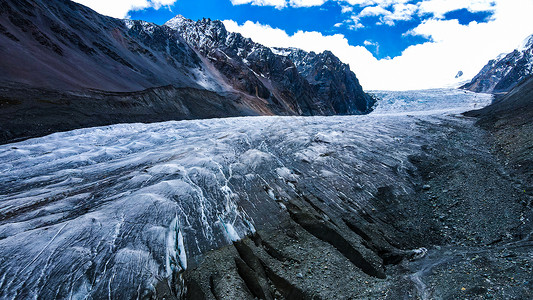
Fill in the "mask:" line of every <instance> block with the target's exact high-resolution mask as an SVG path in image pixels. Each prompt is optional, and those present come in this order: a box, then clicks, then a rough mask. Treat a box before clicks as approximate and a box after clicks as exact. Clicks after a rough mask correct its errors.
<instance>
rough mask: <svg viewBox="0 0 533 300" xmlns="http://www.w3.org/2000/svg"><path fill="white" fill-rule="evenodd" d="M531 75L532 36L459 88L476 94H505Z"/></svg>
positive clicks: (493, 61) (490, 62)
mask: <svg viewBox="0 0 533 300" xmlns="http://www.w3.org/2000/svg"><path fill="white" fill-rule="evenodd" d="M531 74H533V35H531V36H529V37H528V38H526V39H525V40H524V41H523V42H522V44H521V45H520V46H519V47H518V48H517V49H515V50H514V51H513V52H511V53H509V54H501V55H500V56H498V57H497V58H496V59H493V60H490V61H489V62H488V63H487V65H485V66H484V67H483V69H482V70H481V71H480V72H479V73H478V74H477V75H476V76H475V77H474V78H473V79H472V81H471V82H470V83H467V84H465V85H464V86H462V87H461V88H463V89H467V90H470V91H473V92H478V93H505V92H509V91H510V90H512V89H513V88H514V87H515V86H516V85H517V84H518V83H520V82H521V81H522V80H524V79H526V78H527V77H528V76H530V75H531Z"/></svg>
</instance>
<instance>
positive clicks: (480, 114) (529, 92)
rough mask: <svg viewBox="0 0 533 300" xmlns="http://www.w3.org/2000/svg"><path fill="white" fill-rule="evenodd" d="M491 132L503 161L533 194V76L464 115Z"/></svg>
mask: <svg viewBox="0 0 533 300" xmlns="http://www.w3.org/2000/svg"><path fill="white" fill-rule="evenodd" d="M466 115H467V116H471V117H477V118H479V121H478V124H479V125H481V126H482V127H484V128H486V129H488V130H490V131H491V132H492V135H491V137H492V139H494V141H495V143H496V144H497V145H498V147H497V149H498V150H499V151H498V152H500V153H501V154H502V157H504V159H505V160H506V161H507V162H508V164H509V165H510V166H512V167H513V169H514V171H515V173H517V174H519V175H520V176H522V177H523V180H524V182H525V184H524V185H525V186H526V187H528V188H526V191H527V192H528V193H530V194H533V151H532V149H533V124H532V122H531V120H532V119H533V76H529V77H528V78H526V79H525V80H523V81H522V82H521V83H520V84H519V85H517V86H516V87H515V88H513V89H512V90H511V91H510V92H509V93H507V94H506V95H505V96H502V97H500V98H499V99H497V100H495V101H494V103H492V104H491V105H489V106H487V107H485V108H483V109H480V110H476V111H470V112H468V113H466Z"/></svg>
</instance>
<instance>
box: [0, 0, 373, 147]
mask: <svg viewBox="0 0 533 300" xmlns="http://www.w3.org/2000/svg"><path fill="white" fill-rule="evenodd" d="M0 8H1V9H0V56H1V57H3V58H8V59H2V60H0V100H1V102H0V128H1V129H2V132H3V133H2V137H0V143H5V142H9V141H13V140H18V139H23V138H28V137H33V136H39V135H43V134H47V133H52V132H57V131H63V130H70V129H76V128H81V127H88V126H101V125H108V124H116V123H123V122H153V121H165V120H182V119H196V118H208V117H228V116H253V115H332V114H360V113H367V112H369V111H370V110H371V107H372V105H373V104H374V99H373V98H371V97H370V96H369V95H367V94H366V93H364V92H363V90H362V88H361V86H360V85H359V83H358V81H357V79H356V78H355V74H353V73H352V72H351V71H350V70H349V68H348V66H347V65H345V64H342V63H341V62H340V61H339V60H338V59H336V58H335V59H331V60H330V61H331V62H333V64H332V65H331V66H326V67H328V68H330V70H329V71H328V72H329V73H328V76H329V78H326V77H323V78H322V79H321V83H320V84H319V85H320V87H317V84H316V82H314V81H313V80H311V79H310V78H309V76H307V75H305V74H303V73H301V70H300V69H297V68H296V67H295V64H294V62H293V61H292V60H291V58H289V57H286V56H283V55H276V54H274V53H273V52H272V50H271V49H269V48H266V47H264V46H262V45H260V44H256V43H254V42H252V41H251V40H250V39H245V38H243V37H242V36H241V35H240V34H236V33H229V32H227V31H226V29H225V28H224V25H223V24H222V23H221V22H219V21H210V20H201V21H198V22H193V21H190V20H185V19H183V18H177V19H180V20H182V21H183V22H182V23H183V24H186V25H187V26H184V27H183V28H181V27H180V28H178V27H177V26H171V25H172V22H169V23H167V25H169V26H158V25H155V24H151V23H147V22H144V21H132V20H119V19H114V18H110V17H106V16H102V15H100V14H98V13H96V12H94V11H93V10H91V9H89V8H86V7H84V6H82V5H80V4H77V3H74V2H71V1H68V0H52V1H44V0H21V1H14V0H2V1H0ZM177 19H176V18H175V19H174V25H175V24H176V22H175V21H176V20H177ZM318 66H319V64H318V62H317V68H318ZM320 66H325V65H320ZM344 77H346V78H349V80H344V81H343V82H342V83H341V84H339V82H340V81H339V80H338V78H344ZM332 90H335V93H328V92H327V91H332ZM135 93H140V94H139V95H137V94H135ZM139 99H142V101H139ZM186 99H189V100H186ZM191 99H194V100H195V101H190V100H191ZM184 101H185V102H186V103H187V105H186V109H183V107H184V106H183V103H185V102H184ZM177 107H180V108H179V109H178V108H177ZM28 111H29V112H30V113H28Z"/></svg>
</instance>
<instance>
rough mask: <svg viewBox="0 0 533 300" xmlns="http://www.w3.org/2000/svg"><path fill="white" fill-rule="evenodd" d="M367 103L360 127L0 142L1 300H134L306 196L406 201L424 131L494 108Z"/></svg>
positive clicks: (307, 124)
mask: <svg viewBox="0 0 533 300" xmlns="http://www.w3.org/2000/svg"><path fill="white" fill-rule="evenodd" d="M374 93H375V94H376V95H378V96H380V97H381V98H382V99H381V100H380V101H379V103H378V106H377V109H376V111H375V112H374V113H372V114H370V115H365V116H333V117H245V118H228V119H211V120H192V121H180V122H164V123H155V124H119V125H113V126H106V127H98V128H86V129H80V130H74V131H70V132H62V133H55V134H52V135H49V136H45V137H42V138H36V139H30V140H27V141H23V142H19V143H14V144H8V145H1V146H0V170H1V173H2V176H0V215H1V218H0V259H1V261H2V264H1V266H0V286H1V289H0V298H2V299H20V298H34V297H37V298H44V299H53V298H70V297H73V298H75V297H81V298H98V299H100V298H117V297H118V295H120V296H121V297H124V298H137V297H141V298H142V296H143V295H147V293H149V292H150V291H153V289H154V286H155V285H156V284H157V282H159V281H161V280H168V281H169V282H175V280H179V278H180V277H179V276H180V274H181V273H180V272H182V271H183V270H184V269H186V268H191V267H194V266H196V265H197V264H198V263H199V262H200V261H201V260H202V255H203V254H205V253H206V252H207V251H209V250H212V249H215V248H218V247H222V246H224V245H227V244H229V243H231V242H232V241H236V240H238V239H241V238H243V237H245V236H247V235H249V234H251V233H253V232H255V230H259V229H264V228H269V227H275V226H277V225H278V222H279V220H280V215H281V214H285V213H286V212H285V209H284V208H285V204H284V202H286V199H287V198H288V197H290V196H291V195H293V194H294V193H296V191H297V189H301V188H302V187H303V188H307V189H312V190H313V192H314V193H317V194H318V195H320V197H321V198H323V199H327V202H326V203H325V204H324V205H331V206H332V207H333V206H334V207H342V205H343V201H344V200H342V199H346V198H350V199H351V200H350V201H353V202H356V203H357V205H358V207H365V206H369V205H371V204H370V202H369V199H371V197H372V195H373V194H375V193H377V189H378V188H379V187H381V186H384V185H387V186H391V189H392V190H394V191H395V192H396V193H404V192H408V191H409V189H410V188H411V183H410V181H409V180H408V179H407V177H406V176H401V174H406V173H407V171H408V170H409V169H410V168H413V167H412V165H411V164H410V162H409V160H408V157H409V155H411V154H413V153H415V152H417V151H419V149H420V146H421V145H424V144H425V143H427V140H425V139H426V138H427V137H425V136H423V135H421V134H419V130H420V126H422V125H421V123H424V122H425V123H427V122H429V123H435V124H439V122H441V121H442V119H443V118H449V115H450V114H455V113H458V112H461V111H465V110H469V109H472V108H476V107H482V106H484V105H487V104H488V103H489V102H490V101H491V99H492V98H491V96H489V95H479V94H473V93H468V92H464V91H458V90H431V91H417V92H379V91H378V92H374ZM346 187H357V189H350V191H347V190H346ZM339 195H342V197H340V196H339Z"/></svg>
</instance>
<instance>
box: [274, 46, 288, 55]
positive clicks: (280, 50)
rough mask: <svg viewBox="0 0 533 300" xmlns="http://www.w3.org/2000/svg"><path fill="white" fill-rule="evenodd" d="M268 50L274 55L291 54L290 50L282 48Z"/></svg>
mask: <svg viewBox="0 0 533 300" xmlns="http://www.w3.org/2000/svg"><path fill="white" fill-rule="evenodd" d="M270 50H271V51H272V53H274V54H276V55H281V56H289V55H291V52H290V51H287V50H284V49H276V48H270Z"/></svg>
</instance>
